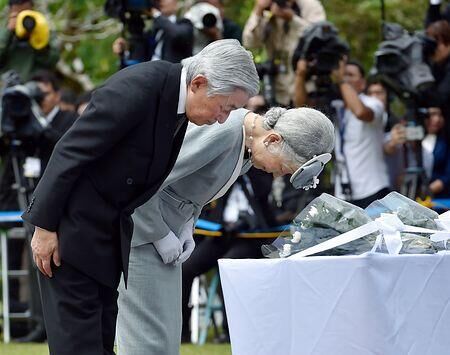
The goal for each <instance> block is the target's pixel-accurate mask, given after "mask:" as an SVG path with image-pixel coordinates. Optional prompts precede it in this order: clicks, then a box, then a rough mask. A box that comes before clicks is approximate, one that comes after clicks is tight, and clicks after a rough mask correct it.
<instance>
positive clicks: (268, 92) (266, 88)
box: [255, 60, 279, 106]
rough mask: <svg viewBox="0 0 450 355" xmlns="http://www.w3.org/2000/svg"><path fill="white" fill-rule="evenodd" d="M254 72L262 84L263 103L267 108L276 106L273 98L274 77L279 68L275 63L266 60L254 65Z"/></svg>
mask: <svg viewBox="0 0 450 355" xmlns="http://www.w3.org/2000/svg"><path fill="white" fill-rule="evenodd" d="M255 66H256V71H257V73H258V76H259V78H260V79H261V80H262V82H263V87H262V93H263V96H264V100H265V102H266V103H267V104H268V105H269V106H275V105H277V102H276V98H275V81H274V79H275V76H276V75H277V74H278V73H279V66H278V65H277V64H275V61H273V60H268V61H266V62H264V63H256V64H255Z"/></svg>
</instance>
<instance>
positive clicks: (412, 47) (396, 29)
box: [372, 24, 436, 98]
mask: <svg viewBox="0 0 450 355" xmlns="http://www.w3.org/2000/svg"><path fill="white" fill-rule="evenodd" d="M384 33H385V38H386V39H387V40H386V41H384V42H381V43H380V45H379V46H378V50H377V51H376V52H375V68H374V69H373V70H372V73H373V74H374V75H376V76H378V77H380V79H381V80H382V81H383V82H384V83H385V84H386V85H387V86H388V87H389V88H391V89H392V90H393V91H394V92H395V93H396V94H397V95H399V97H403V98H409V97H410V96H411V95H418V94H419V93H420V92H421V91H422V90H424V89H427V88H429V87H430V86H431V85H433V83H434V77H433V74H432V72H431V69H430V67H429V65H428V64H427V62H426V60H427V58H428V57H429V56H430V55H431V54H432V53H434V51H435V50H436V42H435V41H434V40H433V39H431V38H429V37H427V36H426V35H425V34H423V33H420V32H417V33H415V34H413V35H410V34H409V33H408V32H407V31H405V30H404V29H403V28H402V27H401V26H400V25H397V24H385V28H384Z"/></svg>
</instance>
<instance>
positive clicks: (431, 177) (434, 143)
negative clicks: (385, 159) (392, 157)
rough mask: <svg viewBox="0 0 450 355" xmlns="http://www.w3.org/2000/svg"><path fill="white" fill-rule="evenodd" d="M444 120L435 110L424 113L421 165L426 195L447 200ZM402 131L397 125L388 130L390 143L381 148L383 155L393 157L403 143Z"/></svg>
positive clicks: (449, 162) (449, 158) (448, 152)
mask: <svg viewBox="0 0 450 355" xmlns="http://www.w3.org/2000/svg"><path fill="white" fill-rule="evenodd" d="M444 125H445V120H444V116H443V115H442V111H441V109H440V108H439V107H430V108H428V109H427V115H426V118H425V121H424V126H425V132H426V134H425V137H424V139H423V140H422V163H423V168H424V170H425V174H426V177H427V178H428V181H429V183H428V190H429V191H428V192H429V193H431V195H432V196H433V197H436V198H449V197H450V144H449V139H448V135H447V132H446V130H445V128H444ZM406 138H407V135H406V127H405V126H404V124H402V123H399V124H397V125H395V126H394V127H393V128H392V130H391V136H390V140H389V141H387V142H386V143H385V145H384V151H385V152H386V154H395V152H396V150H397V149H398V147H399V146H402V145H403V144H405V143H406V141H407V139H406Z"/></svg>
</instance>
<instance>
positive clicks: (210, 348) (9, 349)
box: [0, 343, 231, 355]
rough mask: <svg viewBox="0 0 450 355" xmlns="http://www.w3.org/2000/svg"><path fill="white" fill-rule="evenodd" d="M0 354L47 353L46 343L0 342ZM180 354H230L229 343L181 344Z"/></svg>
mask: <svg viewBox="0 0 450 355" xmlns="http://www.w3.org/2000/svg"><path fill="white" fill-rule="evenodd" d="M0 354H1V355H47V354H48V350H47V345H46V344H14V343H11V344H8V345H6V344H3V343H0ZM180 354H181V355H230V354H231V347H230V345H229V344H225V345H213V344H206V345H204V346H197V345H182V346H181V353H180Z"/></svg>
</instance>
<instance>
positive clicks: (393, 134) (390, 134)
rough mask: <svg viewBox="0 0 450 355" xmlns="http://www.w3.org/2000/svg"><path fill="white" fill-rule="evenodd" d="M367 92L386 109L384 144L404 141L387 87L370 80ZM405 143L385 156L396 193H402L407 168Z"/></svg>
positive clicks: (390, 179)
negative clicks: (404, 157)
mask: <svg viewBox="0 0 450 355" xmlns="http://www.w3.org/2000/svg"><path fill="white" fill-rule="evenodd" d="M366 92H367V95H368V96H372V97H375V98H377V99H378V100H380V101H381V102H382V103H383V106H384V108H385V110H384V113H383V124H384V132H385V134H384V142H385V143H384V144H385V145H386V144H387V145H390V144H391V142H392V140H393V141H396V142H398V140H402V139H404V138H405V137H404V130H402V129H401V128H400V127H403V124H401V123H399V121H400V120H399V119H398V118H397V117H396V116H395V115H394V114H393V113H392V112H391V111H390V109H389V97H388V89H387V87H386V85H385V84H384V83H383V82H382V81H381V80H378V79H375V78H370V79H369V83H368V85H367V90H366ZM399 128H400V129H399ZM403 143H404V141H403V142H402V143H401V144H399V145H397V144H396V145H395V147H394V148H393V149H394V150H393V151H392V152H391V153H389V154H385V155H384V159H385V162H386V167H387V171H388V174H389V185H390V188H391V189H392V190H396V191H400V185H401V177H402V174H403V173H404V168H405V167H404V161H403V149H402V148H403V146H402V145H403Z"/></svg>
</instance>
